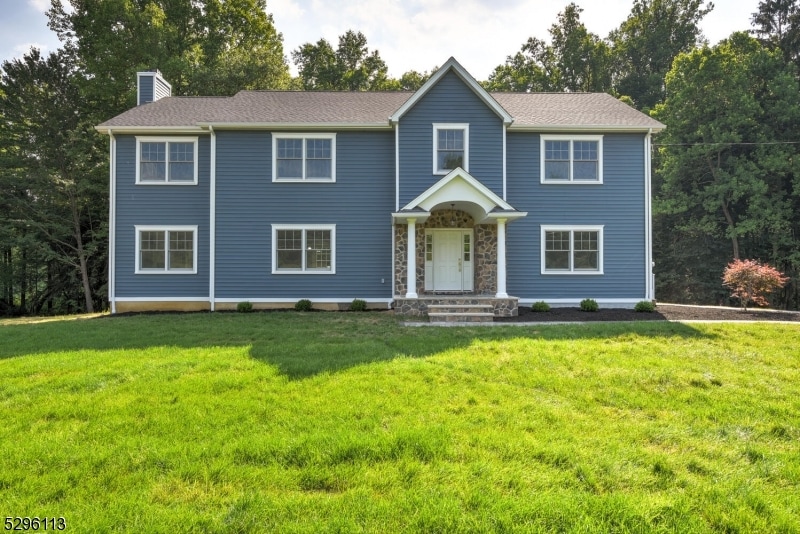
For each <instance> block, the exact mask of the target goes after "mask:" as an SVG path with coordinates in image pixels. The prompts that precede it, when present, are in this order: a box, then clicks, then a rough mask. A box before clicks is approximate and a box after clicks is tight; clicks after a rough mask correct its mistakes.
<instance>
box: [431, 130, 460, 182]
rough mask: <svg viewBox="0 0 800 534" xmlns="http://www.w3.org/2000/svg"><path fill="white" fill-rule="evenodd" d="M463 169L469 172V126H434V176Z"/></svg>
mask: <svg viewBox="0 0 800 534" xmlns="http://www.w3.org/2000/svg"><path fill="white" fill-rule="evenodd" d="M458 167H461V168H462V169H464V170H465V171H469V124H453V123H438V124H434V125H433V174H447V173H448V172H450V171H452V170H453V169H455V168H458Z"/></svg>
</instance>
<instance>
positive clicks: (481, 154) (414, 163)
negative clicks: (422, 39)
mask: <svg viewBox="0 0 800 534" xmlns="http://www.w3.org/2000/svg"><path fill="white" fill-rule="evenodd" d="M448 122H450V123H468V124H469V169H468V171H469V173H470V174H471V175H472V176H474V177H475V178H476V179H478V180H480V181H481V182H482V183H483V184H484V185H485V186H487V187H488V188H489V189H491V190H492V191H494V192H495V193H496V194H497V195H501V196H502V194H503V121H502V119H500V117H498V116H497V115H496V114H495V113H494V111H492V110H491V109H490V108H489V107H488V106H487V105H486V103H485V102H484V101H482V100H481V99H480V98H479V97H478V96H477V95H476V94H475V93H474V92H473V91H472V90H471V89H470V88H469V87H468V86H467V85H466V84H465V83H464V82H463V81H462V80H461V78H459V77H458V75H456V74H455V73H453V72H449V73H447V74H446V75H445V76H443V77H442V79H441V80H439V83H438V84H436V86H435V87H433V88H431V90H430V91H429V92H428V93H427V94H426V95H425V96H424V97H422V98H421V99H420V100H419V102H417V103H416V105H415V106H414V107H412V108H411V109H410V110H409V111H408V112H407V113H406V115H405V116H403V118H402V119H401V120H400V206H399V207H401V208H402V207H403V206H404V205H406V204H407V203H409V202H410V201H411V200H413V199H414V198H416V197H417V196H418V195H419V194H421V193H422V192H424V191H425V190H426V189H427V188H429V187H430V186H431V185H433V184H434V183H436V182H437V181H439V180H440V179H441V178H442V176H441V175H435V174H433V124H434V123H448Z"/></svg>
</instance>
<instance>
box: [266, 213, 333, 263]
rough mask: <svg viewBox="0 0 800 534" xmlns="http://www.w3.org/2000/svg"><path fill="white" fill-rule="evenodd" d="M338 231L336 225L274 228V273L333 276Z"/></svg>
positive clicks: (275, 226)
mask: <svg viewBox="0 0 800 534" xmlns="http://www.w3.org/2000/svg"><path fill="white" fill-rule="evenodd" d="M335 251H336V227H335V226H334V225H319V224H314V225H304V226H294V225H277V224H276V225H273V226H272V258H273V261H272V272H273V273H319V274H333V273H335V272H336V269H335Z"/></svg>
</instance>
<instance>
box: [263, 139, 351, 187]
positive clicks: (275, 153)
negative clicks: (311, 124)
mask: <svg viewBox="0 0 800 534" xmlns="http://www.w3.org/2000/svg"><path fill="white" fill-rule="evenodd" d="M278 139H303V141H304V142H303V177H302V178H278ZM306 139H330V141H331V177H330V178H306V177H305V176H306V143H305V140H306ZM272 181H273V182H286V183H298V182H299V183H326V184H327V183H334V182H336V134H335V133H273V134H272Z"/></svg>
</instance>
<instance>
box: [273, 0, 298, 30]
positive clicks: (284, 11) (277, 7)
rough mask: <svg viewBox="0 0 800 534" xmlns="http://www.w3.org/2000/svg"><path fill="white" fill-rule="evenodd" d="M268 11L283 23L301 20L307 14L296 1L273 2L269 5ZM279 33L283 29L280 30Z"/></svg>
mask: <svg viewBox="0 0 800 534" xmlns="http://www.w3.org/2000/svg"><path fill="white" fill-rule="evenodd" d="M267 11H268V12H269V13H272V15H273V16H274V17H275V19H280V20H282V21H288V20H300V19H301V18H302V17H303V15H304V14H305V12H306V10H305V9H303V8H302V7H301V6H300V5H299V4H298V3H297V2H295V1H294V0H273V1H271V2H269V4H267ZM278 31H281V29H280V28H278Z"/></svg>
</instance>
